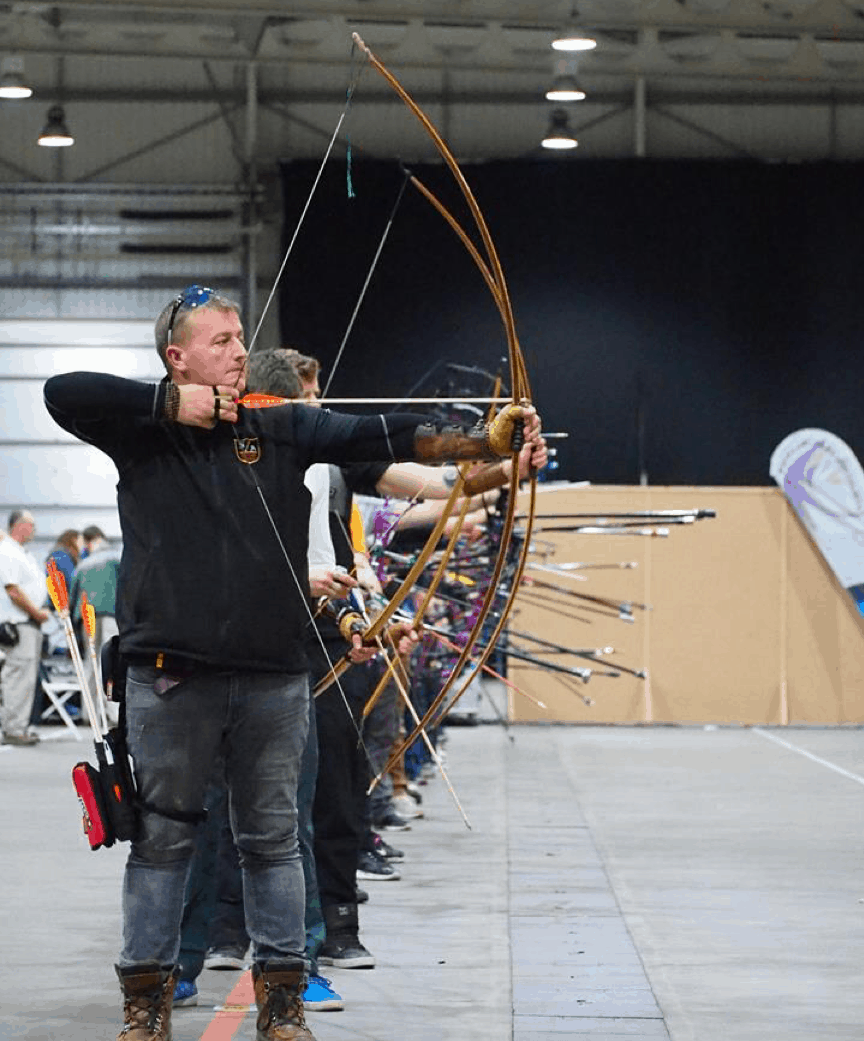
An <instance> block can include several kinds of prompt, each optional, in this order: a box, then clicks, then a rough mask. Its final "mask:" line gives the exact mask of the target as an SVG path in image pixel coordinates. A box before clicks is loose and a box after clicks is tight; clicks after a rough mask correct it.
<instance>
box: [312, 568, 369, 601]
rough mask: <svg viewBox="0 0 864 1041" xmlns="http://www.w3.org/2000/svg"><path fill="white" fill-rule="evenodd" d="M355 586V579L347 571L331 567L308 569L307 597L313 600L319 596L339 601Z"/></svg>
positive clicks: (356, 583)
mask: <svg viewBox="0 0 864 1041" xmlns="http://www.w3.org/2000/svg"><path fill="white" fill-rule="evenodd" d="M356 585H358V582H357V579H356V578H352V577H351V575H349V574H348V572H347V571H344V570H342V571H340V570H338V569H337V568H331V567H310V568H309V595H310V596H311V597H313V599H315V600H317V599H318V597H319V596H329V597H330V598H331V599H337V600H340V599H342V598H343V597H346V596H347V595H348V590H349V589H353V588H354V586H356Z"/></svg>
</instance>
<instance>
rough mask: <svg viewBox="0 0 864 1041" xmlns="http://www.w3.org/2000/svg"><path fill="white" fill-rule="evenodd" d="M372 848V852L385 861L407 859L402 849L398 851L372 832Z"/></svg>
mask: <svg viewBox="0 0 864 1041" xmlns="http://www.w3.org/2000/svg"><path fill="white" fill-rule="evenodd" d="M370 846H371V850H370V852H372V853H377V854H378V856H379V857H383V858H384V859H385V860H404V859H405V854H404V853H403V852H402V850H401V849H396V848H395V846H391V845H390V843H389V842H385V841H384V839H382V838H381V836H380V835H377V834H376V833H375V832H374V831H373V832H372V841H371V843H370Z"/></svg>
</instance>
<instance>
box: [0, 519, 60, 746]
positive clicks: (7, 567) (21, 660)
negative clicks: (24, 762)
mask: <svg viewBox="0 0 864 1041" xmlns="http://www.w3.org/2000/svg"><path fill="white" fill-rule="evenodd" d="M35 533H36V522H35V521H34V520H33V515H32V514H31V513H29V512H28V511H26V510H13V512H12V513H11V514H10V515H9V537H8V538H6V539H3V541H2V542H0V586H2V594H0V621H3V622H11V623H12V624H13V625H14V626H15V628H16V629H17V631H18V642H17V643H16V644H15V645H14V646H13V647H7V648H6V661H5V662H4V664H3V676H2V700H3V704H2V710H0V728H2V730H3V739H2V740H3V744H4V745H19V746H21V747H28V746H30V745H35V744H37V743H38V741H39V738H38V736H37V735H36V734H33V733H30V732H28V730H27V726H28V723H29V722H30V713H31V711H32V709H33V696H34V694H35V691H36V677H37V675H38V673H39V660H40V658H41V655H42V623H43V622H46V621H47V620H48V618H49V617H50V612H49V611H47V610H46V609H45V601H46V600H47V587H46V585H45V572H44V571H43V569H42V566H41V565H40V564H39V562H38V561H37V560H36V558H35V557H34V556H33V554H32V553H31V552H30V551H29V550H27V549H25V548H24V547H25V546H26V545H27V543H28V542H30V541H31V540H32V538H33V536H34V535H35Z"/></svg>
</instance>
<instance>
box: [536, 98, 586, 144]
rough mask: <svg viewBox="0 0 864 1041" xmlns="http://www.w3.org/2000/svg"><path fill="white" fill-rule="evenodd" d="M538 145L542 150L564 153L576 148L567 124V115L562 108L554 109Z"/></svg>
mask: <svg viewBox="0 0 864 1041" xmlns="http://www.w3.org/2000/svg"><path fill="white" fill-rule="evenodd" d="M540 143H541V144H542V145H543V147H544V148H550V149H553V150H555V151H559V152H565V151H568V150H569V149H572V148H576V147H577V146H578V144H579V142H578V141H577V140H576V138H575V137H574V136H573V131H572V130H571V129H570V124H569V123H568V122H567V113H566V112H565V111H564V109H563V108H556V109H555V111H554V112H553V113H552V120H551V122H550V124H549V129H548V130H547V131H546V136H545V137H544V138H543V140H542V141H541V142H540Z"/></svg>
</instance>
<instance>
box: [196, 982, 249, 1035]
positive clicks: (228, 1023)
mask: <svg viewBox="0 0 864 1041" xmlns="http://www.w3.org/2000/svg"><path fill="white" fill-rule="evenodd" d="M254 1004H255V991H254V989H253V987H252V973H251V972H250V971H248V970H247V971H246V972H244V973H243V975H242V976H241V977H240V979H239V980H238V981H237V982H236V983H235V985H234V989H233V990H232V991H231V993H230V994H229V995H228V997H227V998H226V999H225V1004H224V1005H223V1006H222V1008H220V1009H219V1011H218V1012H217V1013H216V1015H215V1016H214V1017H213V1021H212V1022H211V1023H210V1025H209V1026H208V1027H207V1029H206V1030H205V1031H204V1033H203V1034H202V1035H201V1041H231V1038H232V1037H233V1036H234V1035H235V1034H236V1033H237V1031H238V1030H239V1028H240V1024H241V1023H242V1022H243V1020H244V1019H245V1018H246V1014H247V1012H248V1011H249V1009H250V1007H252V1006H254Z"/></svg>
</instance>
